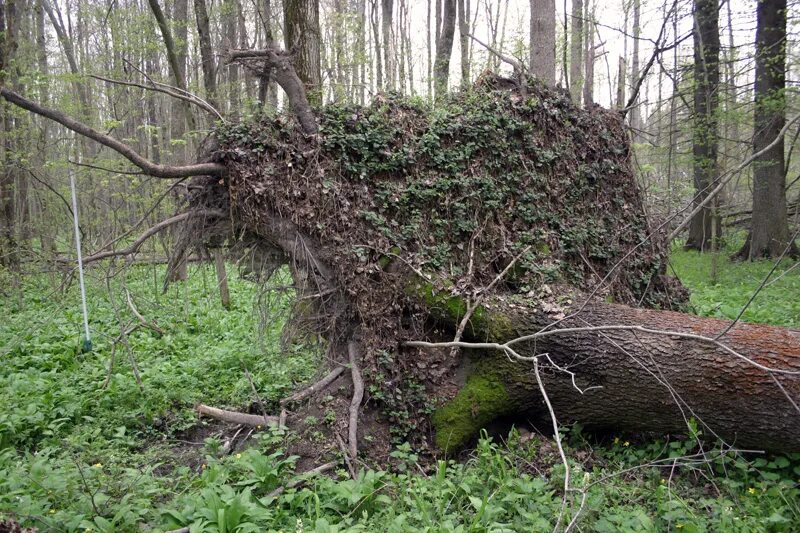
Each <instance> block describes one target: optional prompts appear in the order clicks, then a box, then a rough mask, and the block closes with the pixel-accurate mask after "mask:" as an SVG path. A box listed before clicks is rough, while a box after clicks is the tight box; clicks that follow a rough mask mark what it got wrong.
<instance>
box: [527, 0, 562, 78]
mask: <svg viewBox="0 0 800 533" xmlns="http://www.w3.org/2000/svg"><path fill="white" fill-rule="evenodd" d="M530 4H531V35H530V47H531V60H530V62H531V65H530V69H531V72H532V73H533V75H534V76H536V77H537V78H539V79H540V80H542V81H543V82H545V83H546V84H548V85H555V84H556V2H555V0H531V2H530Z"/></svg>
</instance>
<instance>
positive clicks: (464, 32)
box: [458, 0, 470, 87]
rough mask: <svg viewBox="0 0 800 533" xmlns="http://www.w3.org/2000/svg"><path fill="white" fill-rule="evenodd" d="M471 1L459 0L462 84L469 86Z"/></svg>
mask: <svg viewBox="0 0 800 533" xmlns="http://www.w3.org/2000/svg"><path fill="white" fill-rule="evenodd" d="M469 15H470V12H469V2H468V1H467V0H458V36H459V49H460V51H461V86H462V87H468V86H469V83H470V78H469V43H470V38H469V33H470V27H469Z"/></svg>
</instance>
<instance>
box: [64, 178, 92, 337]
mask: <svg viewBox="0 0 800 533" xmlns="http://www.w3.org/2000/svg"><path fill="white" fill-rule="evenodd" d="M69 187H70V189H71V190H72V220H73V222H74V223H75V248H76V249H77V250H78V279H79V281H80V284H81V305H82V306H83V329H84V332H85V333H86V338H85V339H84V341H83V348H84V350H85V351H89V350H91V349H92V337H91V334H90V333H89V312H88V311H87V310H86V286H85V285H84V284H83V255H82V254H81V230H80V227H79V226H78V197H77V195H76V194H75V171H74V170H73V168H72V167H70V168H69Z"/></svg>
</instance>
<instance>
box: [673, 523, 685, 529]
mask: <svg viewBox="0 0 800 533" xmlns="http://www.w3.org/2000/svg"><path fill="white" fill-rule="evenodd" d="M675 527H676V528H677V529H683V524H675Z"/></svg>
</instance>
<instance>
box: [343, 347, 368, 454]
mask: <svg viewBox="0 0 800 533" xmlns="http://www.w3.org/2000/svg"><path fill="white" fill-rule="evenodd" d="M347 354H348V356H349V357H350V371H351V372H352V375H353V399H352V400H351V401H350V423H349V424H348V428H347V433H348V440H349V442H348V444H349V445H350V458H351V459H352V460H354V461H355V460H356V458H357V457H358V409H359V407H360V406H361V401H362V400H363V399H364V380H363V378H362V377H361V369H360V368H359V366H358V358H359V357H358V346H357V345H356V343H355V341H349V342H348V343H347Z"/></svg>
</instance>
